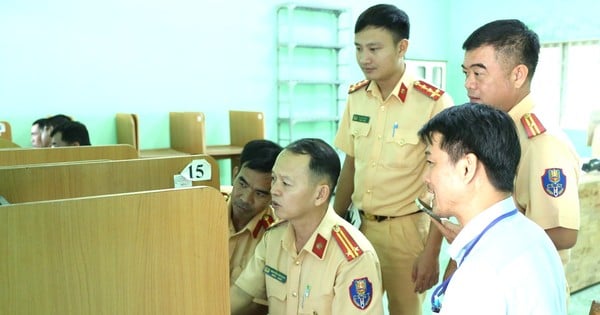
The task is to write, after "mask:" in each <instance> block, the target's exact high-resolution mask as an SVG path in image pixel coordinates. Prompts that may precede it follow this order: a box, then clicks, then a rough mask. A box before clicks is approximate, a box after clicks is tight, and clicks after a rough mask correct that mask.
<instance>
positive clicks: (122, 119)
mask: <svg viewBox="0 0 600 315" xmlns="http://www.w3.org/2000/svg"><path fill="white" fill-rule="evenodd" d="M116 123H117V143H118V144H129V145H131V146H132V147H134V148H135V149H136V150H139V149H140V138H139V133H138V117H137V115H136V114H126V113H118V114H117V117H116Z"/></svg>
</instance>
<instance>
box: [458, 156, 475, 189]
mask: <svg viewBox="0 0 600 315" xmlns="http://www.w3.org/2000/svg"><path fill="white" fill-rule="evenodd" d="M478 161H479V159H478V158H477V156H476V155H475V154H473V153H468V154H467V155H465V157H463V158H462V159H461V162H460V163H461V168H462V170H463V172H464V174H463V176H464V181H465V182H470V181H471V180H473V178H474V177H475V173H476V172H477V167H478V163H477V162H478Z"/></svg>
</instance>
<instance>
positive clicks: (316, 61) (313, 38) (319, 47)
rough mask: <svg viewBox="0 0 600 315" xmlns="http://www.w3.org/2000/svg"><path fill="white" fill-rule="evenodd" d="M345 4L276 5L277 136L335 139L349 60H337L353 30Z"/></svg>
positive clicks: (288, 139)
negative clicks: (334, 5)
mask: <svg viewBox="0 0 600 315" xmlns="http://www.w3.org/2000/svg"><path fill="white" fill-rule="evenodd" d="M345 12H349V10H348V9H347V8H341V7H333V6H327V5H318V4H317V5H306V4H300V3H287V4H284V5H282V6H280V7H278V8H277V13H276V15H277V25H276V30H277V33H276V34H275V39H276V46H275V47H276V54H277V59H276V60H277V81H276V85H277V116H278V117H277V138H278V141H280V142H289V141H294V140H297V139H299V138H304V137H315V138H321V139H324V140H325V141H327V142H330V143H331V142H333V138H334V136H335V133H336V132H337V126H338V123H339V120H340V118H339V117H338V115H339V113H340V106H342V104H343V103H344V101H345V97H346V93H344V92H345V91H342V89H341V86H342V85H343V84H346V83H347V82H348V81H349V80H347V79H345V78H343V77H342V76H343V74H345V73H346V72H347V71H344V70H343V69H345V68H344V67H347V66H348V65H347V62H345V63H344V62H340V56H341V55H345V53H346V51H345V49H349V47H350V44H351V43H348V45H343V44H340V42H341V41H342V40H344V38H346V37H347V36H346V35H349V34H352V31H353V27H350V23H348V21H347V20H348V18H349V14H344V13H345Z"/></svg>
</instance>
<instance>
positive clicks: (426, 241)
mask: <svg viewBox="0 0 600 315" xmlns="http://www.w3.org/2000/svg"><path fill="white" fill-rule="evenodd" d="M409 29H410V24H409V19H408V16H407V15H406V13H405V12H404V11H402V10H400V9H398V8H397V7H395V6H393V5H376V6H373V7H371V8H369V9H367V10H366V11H365V12H363V13H362V14H361V15H360V16H359V18H358V20H357V22H356V26H355V29H354V39H355V45H356V59H357V62H358V64H359V66H360V67H361V69H362V71H363V73H364V75H365V77H366V78H367V80H364V81H361V82H359V83H357V84H356V85H353V86H351V87H350V91H349V95H348V101H347V104H346V109H345V111H344V115H343V116H342V119H341V122H340V126H339V130H338V133H337V136H336V138H335V145H336V146H337V147H338V148H339V149H340V150H342V151H344V153H346V158H345V160H344V165H343V167H342V172H341V174H340V182H339V185H338V189H337V192H336V197H335V204H334V207H335V210H336V212H337V213H338V214H340V215H342V216H343V215H344V213H346V211H347V209H348V208H349V206H350V204H352V205H353V206H354V207H355V208H357V209H359V211H360V214H361V219H362V226H361V228H360V230H361V231H362V232H363V233H365V235H366V236H367V238H368V239H369V241H370V242H371V243H372V244H373V246H374V247H375V250H376V251H377V255H378V256H379V259H380V260H381V271H382V274H383V278H384V280H385V281H384V290H385V291H386V293H387V297H388V301H389V303H388V306H389V312H390V314H391V315H403V314H404V315H418V314H421V309H422V307H421V305H422V303H423V300H424V297H425V294H424V292H425V291H426V290H427V289H429V288H431V287H432V286H433V285H434V284H435V283H436V282H437V281H438V275H439V265H438V255H439V252H440V246H441V242H442V236H441V235H440V233H439V231H437V230H436V229H429V226H430V223H429V218H428V216H427V215H426V214H425V213H423V212H421V211H419V209H418V208H417V206H416V205H415V199H416V198H417V197H424V194H425V192H426V189H425V185H424V184H423V181H422V180H421V179H422V176H423V173H424V171H425V158H424V156H425V155H424V152H425V144H424V143H423V142H421V141H420V140H419V137H418V136H417V131H418V130H419V129H420V128H421V126H423V124H425V123H426V122H427V121H428V120H429V119H430V118H431V117H433V116H434V115H435V114H436V113H438V112H440V111H441V110H443V109H444V108H446V107H449V106H452V105H453V101H452V98H451V97H450V96H449V95H448V93H445V92H444V91H442V90H440V89H439V88H437V87H435V86H433V85H431V84H429V83H427V82H425V81H423V80H419V79H417V78H416V77H414V76H413V75H412V74H411V73H410V71H407V69H406V64H405V62H404V55H405V54H406V51H407V49H408V46H409V42H408V37H409ZM422 195H423V196H422Z"/></svg>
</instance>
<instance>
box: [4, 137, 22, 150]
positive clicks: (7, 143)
mask: <svg viewBox="0 0 600 315" xmlns="http://www.w3.org/2000/svg"><path fill="white" fill-rule="evenodd" d="M18 147H19V145H18V144H16V143H14V142H12V141H10V140H7V139H4V138H0V149H5V148H11V149H12V148H18Z"/></svg>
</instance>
